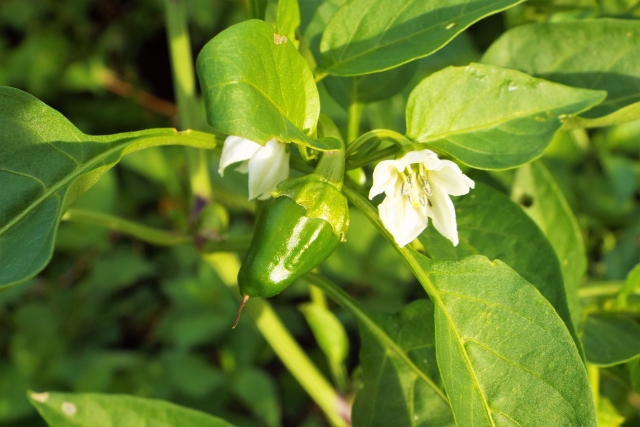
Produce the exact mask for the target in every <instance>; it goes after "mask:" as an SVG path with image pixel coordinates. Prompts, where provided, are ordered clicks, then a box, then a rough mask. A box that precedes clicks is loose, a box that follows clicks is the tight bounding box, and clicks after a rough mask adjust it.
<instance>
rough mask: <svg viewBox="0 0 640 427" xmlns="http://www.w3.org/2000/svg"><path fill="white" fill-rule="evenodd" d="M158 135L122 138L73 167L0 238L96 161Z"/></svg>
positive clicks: (16, 219) (3, 231) (8, 225)
mask: <svg viewBox="0 0 640 427" xmlns="http://www.w3.org/2000/svg"><path fill="white" fill-rule="evenodd" d="M87 136H88V135H87ZM158 136H161V135H146V136H144V137H140V138H135V137H133V138H127V139H124V140H123V142H121V143H120V144H117V145H115V146H113V147H112V148H110V149H108V150H106V151H104V152H103V153H101V154H98V155H97V156H95V157H93V158H91V159H90V160H89V161H88V162H86V163H84V164H83V165H82V166H81V167H78V168H76V169H74V170H73V171H72V173H70V174H69V175H67V176H65V177H64V178H63V179H61V180H60V181H58V182H56V183H55V184H54V185H52V186H50V187H49V188H48V189H46V190H45V192H44V193H43V194H42V195H41V196H40V197H38V198H37V199H36V200H34V201H33V202H32V203H31V204H30V205H29V206H27V208H25V209H24V210H22V212H20V214H18V215H16V216H15V217H14V218H13V219H12V220H11V221H9V222H8V223H7V224H6V225H5V226H4V227H2V228H0V238H1V237H2V236H3V235H4V234H5V233H6V232H7V231H8V230H10V229H11V228H12V227H13V226H14V225H16V224H17V223H18V222H20V221H21V220H22V219H23V218H24V217H25V216H27V215H28V214H29V213H30V212H31V211H33V210H34V209H36V208H37V207H38V206H39V205H40V204H41V203H43V202H44V201H45V200H47V199H49V198H50V197H52V196H53V195H54V194H55V193H57V192H58V190H60V189H62V188H63V187H64V186H66V185H69V184H71V182H72V181H73V180H74V179H76V178H78V177H79V176H81V175H82V174H84V173H85V172H89V171H90V170H91V169H92V167H93V166H94V165H95V164H96V163H99V162H100V161H102V160H104V159H106V158H107V157H109V156H110V155H111V154H113V153H115V152H117V151H118V150H123V149H124V148H126V146H127V145H128V144H130V143H133V142H134V141H136V142H139V141H141V140H145V139H149V138H157V137H158ZM85 141H86V140H79V142H80V143H83V142H85ZM104 143H106V142H104Z"/></svg>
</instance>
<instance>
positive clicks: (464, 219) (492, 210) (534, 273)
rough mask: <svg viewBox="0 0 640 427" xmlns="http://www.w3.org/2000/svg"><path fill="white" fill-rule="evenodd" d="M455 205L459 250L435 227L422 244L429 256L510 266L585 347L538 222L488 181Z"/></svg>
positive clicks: (480, 184) (422, 235)
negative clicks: (479, 257)
mask: <svg viewBox="0 0 640 427" xmlns="http://www.w3.org/2000/svg"><path fill="white" fill-rule="evenodd" d="M455 206H456V220H457V224H458V236H459V238H460V243H459V244H458V246H453V244H452V243H451V242H450V241H449V240H448V239H447V238H445V237H443V236H442V235H441V234H440V233H438V231H436V229H435V228H434V227H427V228H426V230H425V231H424V232H423V233H422V234H421V235H420V241H421V242H422V244H423V245H424V247H425V249H426V251H427V253H428V254H429V256H431V257H432V258H436V259H457V258H463V257H465V256H469V255H477V254H480V255H484V256H486V257H488V258H489V259H491V260H495V259H499V260H500V261H502V262H504V263H505V264H507V265H508V266H509V267H511V268H512V269H514V270H515V271H516V272H517V273H518V274H520V275H521V276H522V277H523V278H524V279H526V280H527V281H528V282H529V283H531V284H532V285H533V286H535V287H536V288H537V289H538V291H540V293H541V294H542V295H543V296H544V297H545V298H546V299H547V300H548V301H549V302H550V303H551V305H552V306H553V307H554V308H555V310H556V312H557V313H558V315H559V316H560V318H562V320H563V321H564V322H565V324H566V326H567V329H568V330H569V332H570V333H571V335H572V337H573V340H574V342H575V343H576V345H577V346H578V348H580V347H581V345H580V340H579V338H578V334H577V333H576V330H575V328H574V326H573V322H572V320H571V314H570V312H569V306H568V305H567V296H566V293H565V289H564V281H563V277H562V270H561V269H560V263H559V262H558V258H557V256H556V253H555V251H554V250H553V247H552V246H551V244H550V243H549V241H548V240H547V238H546V237H545V235H544V234H543V233H542V231H540V229H539V228H538V226H537V225H536V223H535V222H533V220H531V218H529V217H528V216H527V214H525V213H524V212H523V211H522V209H521V208H520V206H518V205H517V204H516V203H514V202H512V201H511V200H509V198H508V197H507V196H505V195H504V194H502V193H500V192H498V191H496V190H494V189H493V188H491V187H489V186H487V185H484V184H482V183H476V188H475V189H474V190H472V191H471V192H470V193H469V194H467V195H466V196H463V197H461V198H459V199H457V200H456V202H455Z"/></svg>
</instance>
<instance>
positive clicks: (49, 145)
mask: <svg viewBox="0 0 640 427" xmlns="http://www.w3.org/2000/svg"><path fill="white" fill-rule="evenodd" d="M167 144H179V145H191V146H194V147H200V148H214V147H215V146H216V139H215V137H214V136H213V135H210V134H205V133H201V132H194V131H185V132H176V131H175V129H149V130H145V131H140V132H128V133H122V134H116V135H108V136H92V135H86V134H84V133H82V132H80V131H79V130H78V129H77V128H76V127H75V126H73V125H72V124H71V123H70V122H69V121H68V120H67V119H65V118H64V117H63V116H62V115H61V114H60V113H58V112H57V111H55V110H53V109H52V108H50V107H48V106H47V105H45V104H44V103H42V102H41V101H39V100H37V99H36V98H34V97H32V96H31V95H29V94H27V93H25V92H22V91H20V90H17V89H13V88H7V87H0V191H2V198H3V201H2V203H1V204H0V265H2V268H0V286H7V285H11V284H15V283H18V282H21V281H23V280H26V279H28V278H30V277H33V276H34V275H35V274H36V273H38V272H39V271H40V270H41V269H42V268H44V266H45V265H46V264H47V263H48V262H49V259H50V258H51V253H52V250H53V243H54V238H55V234H56V230H57V228H58V223H59V221H60V217H61V216H62V214H63V213H64V211H65V210H66V208H67V207H68V205H69V204H70V203H72V202H73V201H74V200H75V199H76V198H77V197H78V196H79V195H80V194H82V193H84V192H85V191H86V190H87V189H88V188H89V187H91V186H92V185H93V184H94V183H95V182H96V181H97V180H98V178H99V177H100V175H102V174H103V173H104V172H105V171H106V170H108V169H109V168H111V167H113V165H115V164H116V163H117V162H118V161H119V160H120V158H121V157H122V156H123V155H125V154H127V153H131V152H134V151H137V150H141V149H143V148H147V147H152V146H158V145H167Z"/></svg>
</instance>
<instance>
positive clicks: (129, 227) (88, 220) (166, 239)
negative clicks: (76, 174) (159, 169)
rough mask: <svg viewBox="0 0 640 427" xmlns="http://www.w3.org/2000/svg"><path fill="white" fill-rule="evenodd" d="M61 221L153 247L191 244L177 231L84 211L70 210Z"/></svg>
mask: <svg viewBox="0 0 640 427" xmlns="http://www.w3.org/2000/svg"><path fill="white" fill-rule="evenodd" d="M62 220H63V221H73V222H81V223H85V224H94V225H99V226H102V227H106V228H109V229H110V230H114V231H117V232H119V233H122V234H127V235H129V236H133V237H136V238H138V239H140V240H142V241H145V242H149V243H153V244H154V245H160V246H177V245H184V244H187V243H192V242H193V239H192V238H191V236H189V235H188V234H183V233H181V232H179V231H165V230H158V229H157V228H153V227H148V226H146V225H142V224H138V223H135V222H132V221H128V220H126V219H122V218H118V217H116V216H113V215H108V214H105V213H101V212H95V211H89V210H84V209H75V208H71V209H69V210H68V211H67V212H66V213H65V214H64V216H63V217H62Z"/></svg>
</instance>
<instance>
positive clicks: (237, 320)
mask: <svg viewBox="0 0 640 427" xmlns="http://www.w3.org/2000/svg"><path fill="white" fill-rule="evenodd" d="M247 301H249V295H245V296H243V297H242V302H241V303H240V308H239V309H238V315H237V316H236V323H234V324H233V326H232V327H231V329H235V328H236V326H238V322H239V321H240V315H241V314H242V309H243V308H244V305H245V304H246V302H247Z"/></svg>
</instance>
